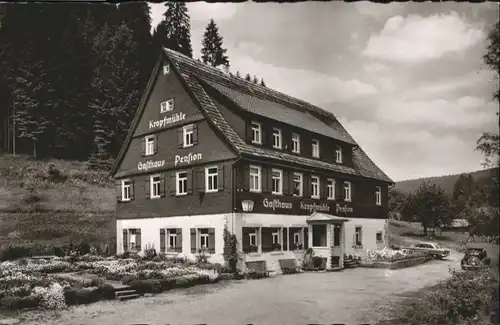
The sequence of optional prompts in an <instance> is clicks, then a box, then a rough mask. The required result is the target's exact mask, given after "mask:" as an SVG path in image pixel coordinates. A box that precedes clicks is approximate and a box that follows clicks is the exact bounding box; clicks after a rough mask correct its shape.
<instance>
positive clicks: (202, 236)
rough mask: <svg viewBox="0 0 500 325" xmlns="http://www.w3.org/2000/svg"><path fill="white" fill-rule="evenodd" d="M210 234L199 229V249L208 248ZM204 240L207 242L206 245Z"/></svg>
mask: <svg viewBox="0 0 500 325" xmlns="http://www.w3.org/2000/svg"><path fill="white" fill-rule="evenodd" d="M199 230H201V229H199ZM208 236H209V234H203V233H202V232H201V231H198V237H199V238H200V239H199V240H200V242H199V243H200V247H199V249H208ZM203 242H205V245H203Z"/></svg>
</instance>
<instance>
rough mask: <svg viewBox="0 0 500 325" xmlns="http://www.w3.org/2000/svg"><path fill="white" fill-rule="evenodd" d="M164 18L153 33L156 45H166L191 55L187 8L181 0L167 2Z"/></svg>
mask: <svg viewBox="0 0 500 325" xmlns="http://www.w3.org/2000/svg"><path fill="white" fill-rule="evenodd" d="M165 7H166V8H167V9H166V11H165V13H164V14H163V16H164V19H163V21H162V22H160V24H159V25H158V27H157V28H156V30H155V34H154V35H153V37H154V39H155V42H156V45H157V47H166V48H169V49H172V50H174V51H178V52H180V53H182V54H184V55H187V56H189V57H193V49H192V47H191V30H190V18H189V13H188V9H187V6H186V4H185V3H183V2H167V3H165Z"/></svg>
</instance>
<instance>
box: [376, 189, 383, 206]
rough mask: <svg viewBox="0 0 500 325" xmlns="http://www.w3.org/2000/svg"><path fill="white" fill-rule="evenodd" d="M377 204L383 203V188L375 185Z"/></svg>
mask: <svg viewBox="0 0 500 325" xmlns="http://www.w3.org/2000/svg"><path fill="white" fill-rule="evenodd" d="M375 204H376V205H382V189H381V188H380V186H377V187H375Z"/></svg>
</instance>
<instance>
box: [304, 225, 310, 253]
mask: <svg viewBox="0 0 500 325" xmlns="http://www.w3.org/2000/svg"><path fill="white" fill-rule="evenodd" d="M303 240H304V243H303V244H304V249H308V248H309V229H308V228H307V227H306V228H304V238H303Z"/></svg>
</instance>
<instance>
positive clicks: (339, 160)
mask: <svg viewBox="0 0 500 325" xmlns="http://www.w3.org/2000/svg"><path fill="white" fill-rule="evenodd" d="M335 161H336V162H337V163H339V164H341V163H342V148H341V147H340V146H337V149H336V150H335Z"/></svg>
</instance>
